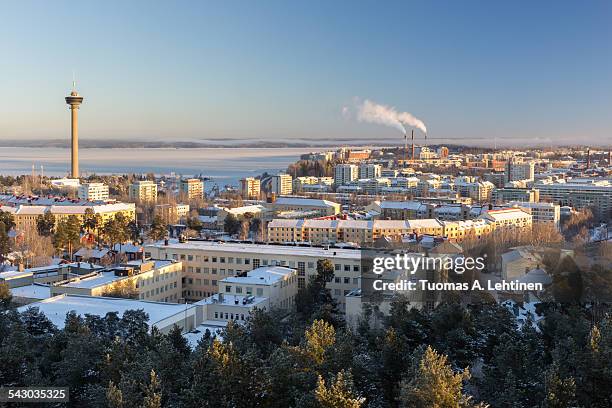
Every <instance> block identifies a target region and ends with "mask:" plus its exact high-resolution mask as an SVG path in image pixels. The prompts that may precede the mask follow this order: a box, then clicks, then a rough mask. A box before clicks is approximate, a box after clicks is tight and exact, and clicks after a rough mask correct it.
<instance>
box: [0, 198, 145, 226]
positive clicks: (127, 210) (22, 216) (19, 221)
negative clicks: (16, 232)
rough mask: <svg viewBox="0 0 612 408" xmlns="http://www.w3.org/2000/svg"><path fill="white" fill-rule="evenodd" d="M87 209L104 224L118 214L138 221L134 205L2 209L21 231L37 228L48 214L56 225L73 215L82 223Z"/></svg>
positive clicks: (42, 206)
mask: <svg viewBox="0 0 612 408" xmlns="http://www.w3.org/2000/svg"><path fill="white" fill-rule="evenodd" d="M87 209H91V211H93V213H94V214H98V215H100V218H101V220H102V224H104V223H105V222H107V221H108V220H109V219H111V218H114V217H115V216H116V215H117V214H122V215H123V216H124V217H125V218H127V219H128V220H130V221H131V220H135V219H136V206H135V205H134V204H133V203H114V204H95V203H93V202H84V203H78V204H77V205H67V204H62V205H48V206H47V205H18V206H16V207H12V206H1V207H0V210H1V211H6V212H9V213H11V214H12V215H13V219H14V221H15V226H16V228H17V229H20V230H26V229H31V228H36V225H37V222H38V218H39V217H42V216H43V215H45V213H47V212H50V213H51V214H53V215H54V216H55V222H56V224H57V223H59V222H60V221H62V220H66V219H67V218H68V217H70V216H71V215H74V216H76V217H77V218H78V219H79V220H80V221H81V222H82V221H83V218H84V217H85V212H86V211H87Z"/></svg>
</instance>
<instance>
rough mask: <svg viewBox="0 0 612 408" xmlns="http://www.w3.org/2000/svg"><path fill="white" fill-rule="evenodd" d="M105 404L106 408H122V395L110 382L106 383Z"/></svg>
mask: <svg viewBox="0 0 612 408" xmlns="http://www.w3.org/2000/svg"><path fill="white" fill-rule="evenodd" d="M106 402H107V407H108V408H123V394H122V393H121V390H120V389H119V388H117V386H116V385H115V384H113V382H112V381H109V382H108V388H107V389H106Z"/></svg>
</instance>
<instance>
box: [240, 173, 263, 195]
mask: <svg viewBox="0 0 612 408" xmlns="http://www.w3.org/2000/svg"><path fill="white" fill-rule="evenodd" d="M240 192H241V194H242V198H244V199H245V200H258V199H259V195H260V193H261V181H259V179H256V178H254V177H247V178H244V179H242V180H240Z"/></svg>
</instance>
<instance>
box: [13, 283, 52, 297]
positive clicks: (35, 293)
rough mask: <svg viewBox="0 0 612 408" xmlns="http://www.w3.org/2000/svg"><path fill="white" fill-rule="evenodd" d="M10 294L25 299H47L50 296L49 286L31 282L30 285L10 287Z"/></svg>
mask: <svg viewBox="0 0 612 408" xmlns="http://www.w3.org/2000/svg"><path fill="white" fill-rule="evenodd" d="M11 295H13V297H15V298H26V299H40V300H42V299H47V298H50V297H51V288H50V287H49V285H43V284H40V283H33V284H31V285H26V286H20V287H18V288H11Z"/></svg>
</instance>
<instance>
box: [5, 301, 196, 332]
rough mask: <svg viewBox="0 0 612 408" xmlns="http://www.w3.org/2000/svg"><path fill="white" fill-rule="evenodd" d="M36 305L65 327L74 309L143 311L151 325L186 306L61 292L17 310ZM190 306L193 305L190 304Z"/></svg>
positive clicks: (91, 312) (88, 311)
mask: <svg viewBox="0 0 612 408" xmlns="http://www.w3.org/2000/svg"><path fill="white" fill-rule="evenodd" d="M33 307H36V308H38V309H39V311H40V312H41V313H43V314H44V315H45V316H47V318H48V319H49V320H50V321H51V323H53V324H54V325H56V326H57V327H58V328H60V329H61V328H63V327H64V323H65V320H66V314H67V313H69V312H71V311H74V312H75V313H77V314H78V315H80V316H85V315H87V314H89V315H94V316H100V317H104V316H106V314H107V313H112V312H116V313H118V314H119V315H120V316H122V315H123V313H125V312H126V311H128V310H143V311H144V312H145V313H146V314H148V315H149V324H151V325H154V324H155V323H157V322H159V321H161V320H163V319H166V318H168V317H170V316H173V315H176V314H178V313H181V312H185V307H186V306H185V305H184V304H178V303H163V302H148V301H143V300H133V299H119V298H109V297H100V296H81V295H65V294H64V295H58V296H54V297H52V298H49V299H45V300H42V301H40V302H35V303H31V304H29V305H27V306H22V307H20V308H18V309H17V310H18V311H19V312H24V311H26V310H28V309H29V308H33ZM187 307H193V306H190V305H187Z"/></svg>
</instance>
